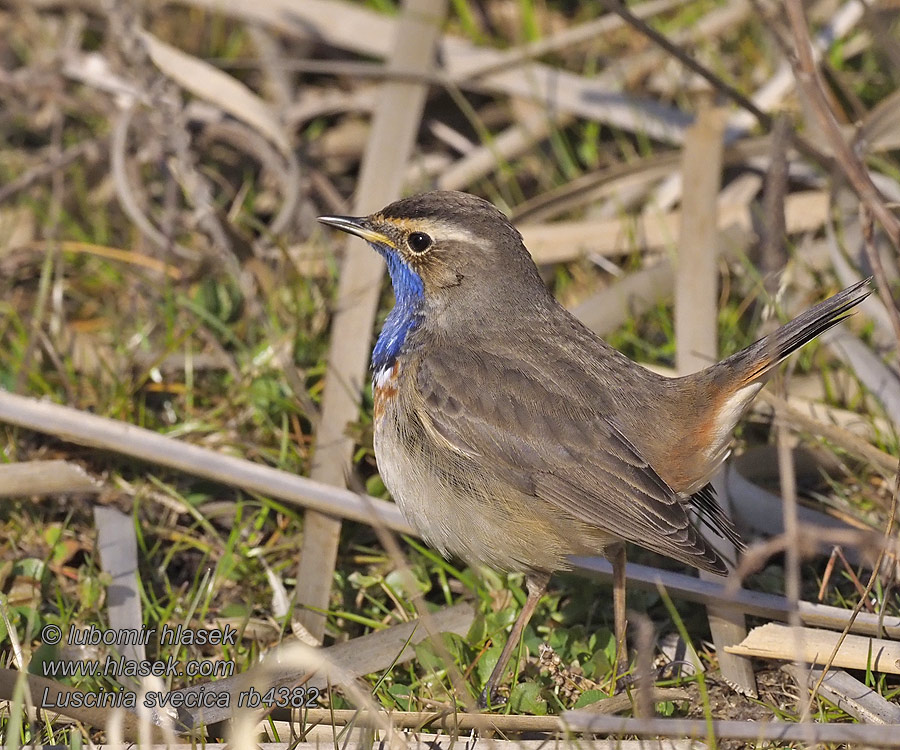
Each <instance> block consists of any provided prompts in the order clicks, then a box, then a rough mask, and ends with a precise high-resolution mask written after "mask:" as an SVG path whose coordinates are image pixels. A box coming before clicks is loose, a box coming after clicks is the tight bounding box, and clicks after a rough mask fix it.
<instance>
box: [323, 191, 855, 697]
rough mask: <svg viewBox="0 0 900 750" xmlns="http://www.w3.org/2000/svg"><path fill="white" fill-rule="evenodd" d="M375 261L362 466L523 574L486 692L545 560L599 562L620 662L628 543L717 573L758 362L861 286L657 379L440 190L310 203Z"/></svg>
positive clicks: (462, 538) (794, 344)
mask: <svg viewBox="0 0 900 750" xmlns="http://www.w3.org/2000/svg"><path fill="white" fill-rule="evenodd" d="M318 220H319V221H320V222H322V223H323V224H325V225H327V226H330V227H333V228H335V229H339V230H342V231H344V232H347V233H349V234H351V235H356V236H357V237H361V238H362V239H364V240H365V241H366V242H368V243H369V245H370V246H371V247H372V248H373V249H374V250H375V251H376V252H378V253H379V254H380V255H381V256H382V257H383V258H384V260H385V262H386V264H387V270H388V273H389V275H390V278H391V283H392V286H393V291H394V297H395V303H394V306H393V308H392V309H391V310H390V312H389V313H388V315H387V318H386V319H385V322H384V325H383V327H382V329H381V332H380V334H379V336H378V337H377V340H376V342H375V345H374V348H373V350H372V374H373V377H372V379H373V402H374V447H375V457H376V462H377V465H378V471H379V473H380V475H381V477H382V480H383V482H384V484H385V486H386V487H387V488H388V490H389V491H390V493H391V495H392V497H393V498H394V501H395V502H396V503H397V504H398V505H399V507H400V510H401V512H402V513H403V514H404V516H405V517H406V519H407V520H408V521H409V523H410V525H411V526H412V527H413V528H415V529H416V531H417V532H418V533H419V534H420V536H421V537H422V538H423V539H424V540H425V541H426V542H427V543H428V544H429V545H431V546H432V547H434V548H436V549H437V550H438V551H439V552H440V553H441V554H442V555H444V556H445V557H453V556H456V557H458V558H462V559H463V560H465V561H466V562H467V563H469V564H471V565H476V566H488V567H490V568H494V569H496V570H499V571H506V572H521V573H524V576H525V583H526V588H527V591H528V596H527V599H526V601H525V604H524V606H523V608H522V610H521V612H520V615H519V617H518V619H517V621H516V622H515V624H514V626H513V628H512V630H511V632H510V635H509V637H508V639H507V642H506V644H505V646H504V648H503V650H502V652H501V655H500V658H499V659H498V662H497V665H496V667H495V668H494V670H493V672H492V674H491V675H490V677H489V678H488V680H487V682H486V684H485V686H484V690H483V691H482V693H481V695H480V698H479V705H480V706H481V707H482V708H484V707H486V706H488V705H495V704H496V703H497V701H498V698H497V692H496V688H497V686H498V684H499V683H500V682H501V680H502V679H503V674H504V670H505V668H506V665H507V663H508V661H509V659H510V657H511V655H512V652H513V649H514V648H515V646H516V645H517V644H518V641H519V640H520V638H521V636H522V632H523V630H524V628H525V626H526V625H527V623H528V621H529V620H530V618H531V616H532V614H533V612H534V610H535V608H536V606H537V604H538V602H539V601H540V599H541V597H542V596H543V595H544V593H545V592H546V589H547V585H548V582H549V579H550V576H551V574H552V573H554V572H557V571H563V570H567V569H570V568H571V562H570V560H569V558H570V557H571V556H575V555H597V554H603V555H605V556H607V557H608V558H609V559H610V561H611V562H612V565H613V610H614V626H615V637H616V643H617V664H618V668H619V670H620V671H621V670H625V669H627V664H628V662H627V656H626V654H627V651H626V645H625V644H626V641H625V629H626V619H625V547H624V543H625V542H630V543H633V544H635V545H637V546H639V547H643V548H644V549H647V550H650V551H652V552H655V553H659V554H661V555H664V556H666V557H669V558H672V559H674V560H677V561H680V562H682V563H685V564H687V565H690V566H693V567H695V568H699V569H701V570H705V571H710V572H713V573H718V574H722V575H724V574H726V573H727V572H728V564H727V563H726V561H725V560H724V559H723V557H722V556H721V555H720V554H719V553H718V552H717V551H716V549H715V548H714V547H713V545H712V544H711V543H710V542H709V541H708V540H707V537H706V536H705V532H706V531H711V532H713V533H715V534H717V535H719V536H721V537H724V538H726V539H729V540H731V542H733V543H734V544H735V546H736V547H738V548H740V547H741V546H742V543H741V539H740V535H739V534H738V532H737V530H736V529H735V527H734V526H733V524H732V522H731V521H730V519H729V518H728V516H727V515H726V514H725V513H724V512H723V510H722V508H721V507H720V506H719V504H718V502H717V500H716V498H715V494H714V492H713V490H712V486H711V485H710V480H711V479H712V477H713V475H714V474H715V473H716V470H717V469H718V468H719V466H720V465H721V464H722V462H723V461H724V460H725V458H726V457H727V455H728V454H729V451H730V443H731V433H732V430H733V428H734V427H735V425H736V424H737V422H738V420H739V419H740V417H741V415H742V414H743V413H744V412H745V411H746V409H747V408H748V406H749V405H750V403H751V401H752V400H753V398H754V396H756V394H757V393H758V392H759V391H760V389H761V388H762V387H763V384H764V383H765V381H766V379H767V377H768V376H770V375H771V373H772V372H773V369H774V368H775V367H776V366H777V365H778V364H779V363H780V362H781V361H782V360H784V359H785V358H786V357H787V356H788V355H790V354H791V353H792V352H793V351H795V350H796V349H798V348H799V347H801V346H803V345H804V344H806V343H807V342H809V341H811V340H812V339H813V338H815V337H816V336H818V335H819V334H821V333H822V332H824V331H826V330H828V329H829V328H831V327H832V326H834V325H836V324H837V323H839V322H840V321H841V320H843V319H844V318H845V317H846V316H847V314H848V312H849V311H850V310H851V309H852V308H853V307H855V306H856V305H858V304H859V303H860V302H862V301H863V300H864V299H865V298H866V297H867V296H868V295H869V293H870V292H871V280H870V279H866V280H863V281H861V282H859V283H857V284H855V285H853V286H850V287H848V288H847V289H845V290H843V291H841V292H839V293H838V294H836V295H835V296H833V297H831V298H829V299H826V300H825V301H823V302H820V303H819V304H817V305H815V306H814V307H812V308H810V309H809V310H807V311H806V312H804V313H803V314H801V315H800V316H799V317H797V318H796V319H794V320H792V321H791V322H789V323H787V324H786V325H784V326H782V327H780V328H779V329H777V330H776V331H775V332H773V333H771V334H770V335H768V336H766V337H764V338H762V339H760V340H759V341H757V342H756V343H754V344H752V345H750V346H749V347H747V348H746V349H743V350H742V351H739V352H737V353H736V354H733V355H731V356H729V357H727V358H726V359H724V360H722V361H720V362H718V363H716V364H713V365H712V366H710V367H708V368H706V369H704V370H701V371H699V372H695V373H693V374H691V375H687V376H683V377H676V378H668V377H664V376H662V375H659V374H657V373H654V372H652V371H650V370H648V369H646V368H644V367H642V366H641V365H639V364H637V363H635V362H633V361H632V360H630V359H629V358H628V357H626V356H625V355H624V354H622V353H621V352H619V351H618V350H616V349H614V348H613V347H611V346H610V345H609V344H607V343H606V342H605V341H603V340H602V339H601V338H600V337H599V336H597V335H596V334H594V333H593V332H592V331H591V330H589V329H588V328H587V327H586V326H584V325H583V324H582V323H581V322H580V321H579V320H577V319H576V318H575V317H574V316H573V315H572V314H571V313H569V312H568V311H567V310H566V309H565V308H564V307H563V306H562V305H561V304H560V303H559V302H558V301H557V300H556V299H555V297H554V296H553V295H552V294H551V293H550V291H549V290H548V289H547V287H546V286H545V285H544V283H543V281H542V279H541V277H540V275H539V273H538V269H537V266H536V265H535V263H534V260H533V259H532V257H531V255H530V254H529V252H528V250H527V249H526V247H525V244H524V242H523V239H522V236H521V234H520V233H519V232H518V230H517V229H516V228H515V227H514V226H513V224H512V223H510V221H509V220H508V219H507V217H506V216H505V215H504V214H503V213H502V212H501V211H500V210H499V209H498V208H496V207H495V206H494V205H492V204H491V203H490V202H488V201H486V200H484V199H482V198H480V197H477V196H474V195H470V194H467V193H462V192H457V191H432V192H427V193H422V194H418V195H413V196H410V197H406V198H402V199H400V200H398V201H396V202H394V203H391V204H390V205H388V206H387V207H385V208H383V209H382V210H380V211H378V212H376V213H373V214H371V215H369V216H362V217H354V216H320V217H319V219H318Z"/></svg>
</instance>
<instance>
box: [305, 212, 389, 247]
mask: <svg viewBox="0 0 900 750" xmlns="http://www.w3.org/2000/svg"><path fill="white" fill-rule="evenodd" d="M319 221H320V222H322V223H323V224H327V225H328V226H330V227H334V228H335V229H340V230H341V231H342V232H347V233H348V234H355V235H356V236H357V237H362V238H363V239H364V240H365V241H366V242H377V243H379V244H382V245H387V246H388V247H394V243H393V242H392V241H391V240H390V239H389V238H388V237H387V236H385V235H384V234H382V233H381V232H376V231H375V230H374V229H372V227H371V224H370V223H369V220H368V219H367V218H365V217H357V216H320V217H319Z"/></svg>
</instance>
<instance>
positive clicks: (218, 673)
mask: <svg viewBox="0 0 900 750" xmlns="http://www.w3.org/2000/svg"><path fill="white" fill-rule="evenodd" d="M156 634H157V630H156V628H140V629H122V630H107V629H102V628H98V627H96V626H94V625H91V626H89V627H87V628H84V629H81V628H76V627H74V626H73V627H71V628H69V632H68V637H67V638H66V639H65V640H66V641H67V642H68V644H69V645H70V646H99V645H101V644H102V645H104V646H120V647H121V646H125V645H142V646H143V645H147V643H149V642H150V641H151V639H153V638H154V636H156ZM64 635H65V633H63V631H62V629H61V628H60V627H59V626H58V625H52V624H51V625H46V626H44V628H43V629H42V630H41V637H42V640H43V641H44V642H45V643H48V644H51V645H56V644H57V643H60V642H61V641H62V640H63V636H64ZM236 637H237V631H236V630H235V629H234V628H232V627H230V626H228V625H226V626H225V627H224V628H223V629H222V630H204V629H196V630H194V629H191V628H184V627H182V626H181V625H178V626H176V627H174V628H173V627H170V626H168V625H163V627H162V628H161V630H160V631H159V643H160V645H182V646H189V645H197V646H200V645H207V644H208V645H228V646H234V645H235V639H236ZM234 667H235V664H234V662H233V661H231V660H229V659H224V660H213V659H191V660H189V661H185V662H183V663H182V662H179V661H177V660H176V658H175V657H174V656H170V657H169V658H168V659H166V660H165V661H150V660H149V659H126V658H125V657H124V656H113V655H108V656H107V657H106V659H105V660H104V661H90V660H78V661H69V660H63V659H51V660H47V661H45V662H44V663H43V665H42V669H43V673H44V677H150V676H151V675H152V676H154V677H211V678H220V677H231V676H232V675H233V674H234Z"/></svg>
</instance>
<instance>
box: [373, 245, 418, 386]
mask: <svg viewBox="0 0 900 750" xmlns="http://www.w3.org/2000/svg"><path fill="white" fill-rule="evenodd" d="M373 247H375V249H376V250H377V251H378V252H379V253H380V254H381V255H382V256H384V259H385V260H386V261H387V267H388V273H389V274H390V275H391V284H392V285H393V287H394V297H395V298H396V302H395V304H394V308H393V309H392V310H391V311H390V313H388V316H387V319H386V320H385V321H384V327H383V328H382V329H381V334H380V335H379V336H378V341H376V342H375V348H374V349H373V350H372V371H373V372H374V373H376V374H377V373H379V372H381V371H382V370H384V369H390V368H391V367H393V366H394V362H395V360H396V359H397V357H398V356H399V355H400V353H401V352H402V351H403V344H404V342H405V341H406V336H407V334H409V332H410V331H413V330H415V329H416V327H418V325H419V323H420V321H421V310H422V300H423V299H424V297H425V287H424V285H423V284H422V279H421V277H420V276H419V274H417V273H416V272H415V271H413V270H412V269H411V268H410V267H409V266H408V265H406V263H404V262H403V260H401V258H400V256H399V255H397V253H396V252H395V251H394V250H389V249H386V248H383V247H381V246H379V245H373Z"/></svg>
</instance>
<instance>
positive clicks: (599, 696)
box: [575, 690, 609, 708]
mask: <svg viewBox="0 0 900 750" xmlns="http://www.w3.org/2000/svg"><path fill="white" fill-rule="evenodd" d="M608 697H609V696H608V695H607V694H606V693H604V692H603V691H602V690H585V691H584V692H583V693H582V694H581V695H579V696H578V700H577V701H575V708H584V707H585V706H590V705H591V704H592V703H596V702H597V701H602V700H603V699H604V698H608Z"/></svg>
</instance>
